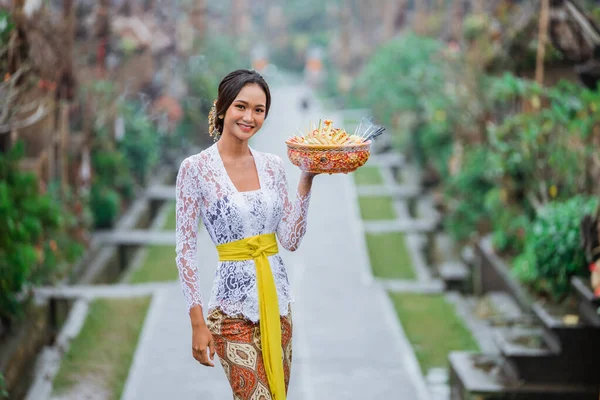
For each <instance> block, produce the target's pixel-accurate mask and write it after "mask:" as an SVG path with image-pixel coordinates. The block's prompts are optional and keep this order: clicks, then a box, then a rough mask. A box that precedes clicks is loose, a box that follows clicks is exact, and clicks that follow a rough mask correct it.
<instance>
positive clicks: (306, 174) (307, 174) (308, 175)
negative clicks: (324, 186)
mask: <svg viewBox="0 0 600 400" xmlns="http://www.w3.org/2000/svg"><path fill="white" fill-rule="evenodd" d="M317 175H320V173H318V172H306V171H302V174H301V175H300V177H302V178H309V179H312V178H314V177H315V176H317Z"/></svg>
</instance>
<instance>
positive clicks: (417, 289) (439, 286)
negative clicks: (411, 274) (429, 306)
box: [375, 278, 444, 293]
mask: <svg viewBox="0 0 600 400" xmlns="http://www.w3.org/2000/svg"><path fill="white" fill-rule="evenodd" d="M375 282H376V283H377V284H378V285H381V287H383V288H384V289H386V290H389V291H390V292H401V293H442V292H443V291H444V283H443V282H442V281H440V280H439V279H432V280H430V281H425V282H424V281H409V280H402V279H384V278H375Z"/></svg>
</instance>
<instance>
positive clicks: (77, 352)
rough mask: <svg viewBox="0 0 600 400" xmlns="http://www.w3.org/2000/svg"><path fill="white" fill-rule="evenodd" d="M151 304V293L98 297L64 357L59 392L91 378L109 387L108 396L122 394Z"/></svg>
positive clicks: (116, 399) (60, 372)
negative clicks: (135, 296) (133, 295)
mask: <svg viewBox="0 0 600 400" xmlns="http://www.w3.org/2000/svg"><path fill="white" fill-rule="evenodd" d="M149 305H150V297H145V298H136V299H100V300H96V301H94V302H93V303H92V304H91V305H90V309H89V314H88V316H87V318H86V320H85V323H84V325H83V327H82V329H81V332H80V334H79V336H77V337H76V338H75V339H74V340H73V342H72V343H71V346H70V348H69V350H68V352H67V353H66V354H65V357H64V358H63V361H62V363H61V366H60V370H59V372H58V375H57V376H56V379H55V380H54V391H55V393H56V394H60V393H65V392H68V390H69V389H70V388H71V387H73V386H74V385H77V384H78V383H81V382H85V381H86V380H89V381H90V382H93V385H94V387H95V386H100V387H101V388H102V389H105V390H106V393H109V397H108V399H114V400H118V399H119V398H121V394H122V392H123V388H124V386H125V381H126V380H127V375H128V373H129V368H130V366H131V361H132V359H133V354H134V352H135V349H136V346H137V342H138V338H139V335H140V332H141V329H142V326H143V323H144V319H145V317H146V312H147V311H148V306H149Z"/></svg>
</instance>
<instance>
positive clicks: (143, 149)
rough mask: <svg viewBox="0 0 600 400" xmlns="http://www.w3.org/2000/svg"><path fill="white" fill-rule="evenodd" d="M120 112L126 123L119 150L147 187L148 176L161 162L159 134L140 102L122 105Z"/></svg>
mask: <svg viewBox="0 0 600 400" xmlns="http://www.w3.org/2000/svg"><path fill="white" fill-rule="evenodd" d="M120 112H121V116H122V117H123V119H124V121H125V136H124V138H123V140H122V141H121V142H120V143H119V145H118V148H119V150H120V151H122V152H123V155H124V157H125V162H126V163H127V166H128V168H129V170H130V171H131V172H132V173H133V176H134V177H135V178H136V180H137V181H138V182H139V183H140V184H141V185H145V184H146V181H147V179H148V174H149V173H150V171H151V169H152V168H153V167H154V166H155V165H156V164H157V162H158V160H159V151H160V149H159V143H160V139H159V133H158V131H157V129H156V126H155V125H154V123H153V122H152V121H151V120H150V118H149V117H148V115H146V113H145V110H144V108H143V107H142V105H141V104H140V103H139V102H126V103H123V104H121V107H120ZM125 183H127V182H125ZM120 184H123V182H120ZM128 194H131V193H128Z"/></svg>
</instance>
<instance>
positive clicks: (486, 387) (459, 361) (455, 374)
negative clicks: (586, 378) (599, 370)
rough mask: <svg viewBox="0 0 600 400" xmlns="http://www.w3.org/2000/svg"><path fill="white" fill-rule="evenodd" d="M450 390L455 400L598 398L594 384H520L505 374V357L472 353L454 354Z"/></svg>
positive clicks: (586, 399)
mask: <svg viewBox="0 0 600 400" xmlns="http://www.w3.org/2000/svg"><path fill="white" fill-rule="evenodd" d="M448 359H449V362H450V387H451V393H452V394H453V397H452V400H469V399H472V398H474V397H476V398H477V399H480V400H493V399H508V398H510V399H511V400H532V399H536V400H563V399H569V400H591V399H596V398H597V397H598V389H597V387H596V386H594V385H587V386H586V385H564V384H558V383H555V382H550V383H547V384H543V385H540V384H532V383H529V382H522V381H516V380H514V379H513V378H511V377H507V376H505V375H504V373H503V370H502V368H503V365H504V364H505V360H504V359H503V358H502V357H501V356H497V355H488V354H477V353H472V352H452V353H450V356H449V357H448Z"/></svg>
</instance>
